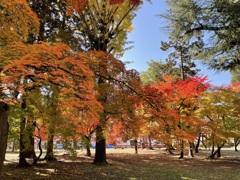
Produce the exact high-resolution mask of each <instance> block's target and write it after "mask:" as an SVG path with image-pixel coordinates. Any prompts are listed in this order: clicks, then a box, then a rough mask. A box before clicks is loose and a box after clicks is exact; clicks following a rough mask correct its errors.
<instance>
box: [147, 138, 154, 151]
mask: <svg viewBox="0 0 240 180" xmlns="http://www.w3.org/2000/svg"><path fill="white" fill-rule="evenodd" d="M148 141H149V146H148V148H149V149H151V150H153V147H152V141H151V138H150V137H148Z"/></svg>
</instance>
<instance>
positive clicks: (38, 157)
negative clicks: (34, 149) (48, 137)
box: [33, 136, 42, 165]
mask: <svg viewBox="0 0 240 180" xmlns="http://www.w3.org/2000/svg"><path fill="white" fill-rule="evenodd" d="M41 145H42V139H41V137H40V136H39V142H38V148H39V151H40V153H39V155H38V156H37V157H35V158H34V159H33V165H37V162H38V161H39V160H40V157H41V156H42V147H41Z"/></svg>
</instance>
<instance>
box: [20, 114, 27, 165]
mask: <svg viewBox="0 0 240 180" xmlns="http://www.w3.org/2000/svg"><path fill="white" fill-rule="evenodd" d="M25 124H26V119H25V118H22V119H21V121H20V148H19V150H20V154H19V162H18V167H28V166H29V164H28V163H27V161H26V147H25V142H24V135H25Z"/></svg>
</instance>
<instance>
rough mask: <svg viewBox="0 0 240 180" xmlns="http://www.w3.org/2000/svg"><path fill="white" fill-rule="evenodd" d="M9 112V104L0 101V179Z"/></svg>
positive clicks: (0, 178)
mask: <svg viewBox="0 0 240 180" xmlns="http://www.w3.org/2000/svg"><path fill="white" fill-rule="evenodd" d="M8 112H9V106H8V105H7V104H6V103H4V102H0V180H2V179H3V175H2V168H3V161H4V160H5V153H6V149H7V139H8V130H9V125H8Z"/></svg>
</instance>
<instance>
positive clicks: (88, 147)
mask: <svg viewBox="0 0 240 180" xmlns="http://www.w3.org/2000/svg"><path fill="white" fill-rule="evenodd" d="M85 139H86V156H88V157H90V156H91V155H92V154H91V149H90V148H91V142H90V140H91V138H90V137H89V136H85Z"/></svg>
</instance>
